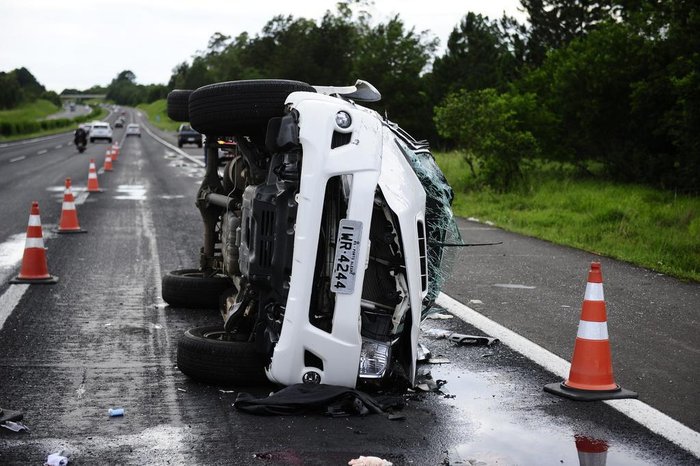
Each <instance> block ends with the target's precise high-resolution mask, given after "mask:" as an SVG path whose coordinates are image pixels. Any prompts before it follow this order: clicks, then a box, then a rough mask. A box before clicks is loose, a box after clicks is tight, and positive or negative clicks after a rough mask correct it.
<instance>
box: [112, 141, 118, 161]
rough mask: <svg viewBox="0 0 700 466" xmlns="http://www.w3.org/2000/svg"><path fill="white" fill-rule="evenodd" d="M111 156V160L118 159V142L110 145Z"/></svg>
mask: <svg viewBox="0 0 700 466" xmlns="http://www.w3.org/2000/svg"><path fill="white" fill-rule="evenodd" d="M112 155H113V157H112V160H117V158H119V143H118V142H115V143H114V144H112Z"/></svg>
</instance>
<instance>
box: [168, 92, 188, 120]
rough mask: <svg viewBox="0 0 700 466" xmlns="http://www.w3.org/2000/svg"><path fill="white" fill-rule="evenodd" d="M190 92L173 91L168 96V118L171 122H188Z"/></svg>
mask: <svg viewBox="0 0 700 466" xmlns="http://www.w3.org/2000/svg"><path fill="white" fill-rule="evenodd" d="M190 94H192V91H191V90H186V89H175V90H172V91H170V93H169V94H168V118H170V119H171V120H173V121H181V122H187V121H190V114H189V110H188V105H189V101H190Z"/></svg>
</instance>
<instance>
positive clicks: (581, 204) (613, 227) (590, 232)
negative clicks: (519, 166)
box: [435, 152, 700, 281]
mask: <svg viewBox="0 0 700 466" xmlns="http://www.w3.org/2000/svg"><path fill="white" fill-rule="evenodd" d="M435 158H436V160H437V162H438V164H439V165H440V167H441V168H442V170H443V171H444V172H445V176H446V177H447V179H448V180H449V181H450V184H451V185H452V187H453V188H454V190H455V201H454V205H453V208H454V212H455V215H457V216H460V217H475V218H478V219H480V220H481V221H491V222H493V223H494V224H496V226H498V227H500V228H503V229H504V230H509V231H513V232H517V233H522V234H525V235H528V236H532V237H536V238H540V239H544V240H547V241H551V242H553V243H556V244H562V245H566V246H571V247H574V248H577V249H582V250H586V251H590V252H593V253H596V254H600V255H602V256H607V257H612V258H615V259H620V260H623V261H625V262H630V263H632V264H636V265H639V266H642V267H645V268H649V269H652V270H655V271H658V272H661V273H664V274H667V275H671V276H674V277H678V278H682V279H687V280H694V281H700V198H697V197H690V196H680V195H675V194H674V193H672V192H667V191H660V190H656V189H653V188H649V187H645V186H638V185H622V184H618V183H612V182H606V181H600V180H591V179H577V178H576V177H575V176H573V175H572V174H571V173H570V172H566V171H562V170H558V171H547V170H541V169H540V170H537V171H530V172H528V173H526V176H525V180H524V182H523V184H522V186H520V187H518V188H517V189H515V190H513V191H511V192H507V193H495V192H493V191H491V190H488V189H478V188H475V187H474V186H475V185H474V183H473V180H472V179H471V176H470V174H469V167H468V165H467V164H466V163H465V162H464V161H463V159H462V157H461V156H460V155H459V153H456V152H451V153H436V154H435Z"/></svg>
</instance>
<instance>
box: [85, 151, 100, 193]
mask: <svg viewBox="0 0 700 466" xmlns="http://www.w3.org/2000/svg"><path fill="white" fill-rule="evenodd" d="M87 190H88V192H91V193H101V192H102V190H101V189H100V185H99V183H98V182H97V170H96V169H95V159H90V171H89V173H88V184H87Z"/></svg>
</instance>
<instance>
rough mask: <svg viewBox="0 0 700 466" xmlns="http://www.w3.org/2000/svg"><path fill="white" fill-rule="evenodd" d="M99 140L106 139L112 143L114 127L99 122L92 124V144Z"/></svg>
mask: <svg viewBox="0 0 700 466" xmlns="http://www.w3.org/2000/svg"><path fill="white" fill-rule="evenodd" d="M97 139H106V140H107V141H108V142H112V127H111V126H110V124H109V123H105V122H104V121H98V122H95V123H93V124H92V127H91V128H90V142H95V140H97Z"/></svg>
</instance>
